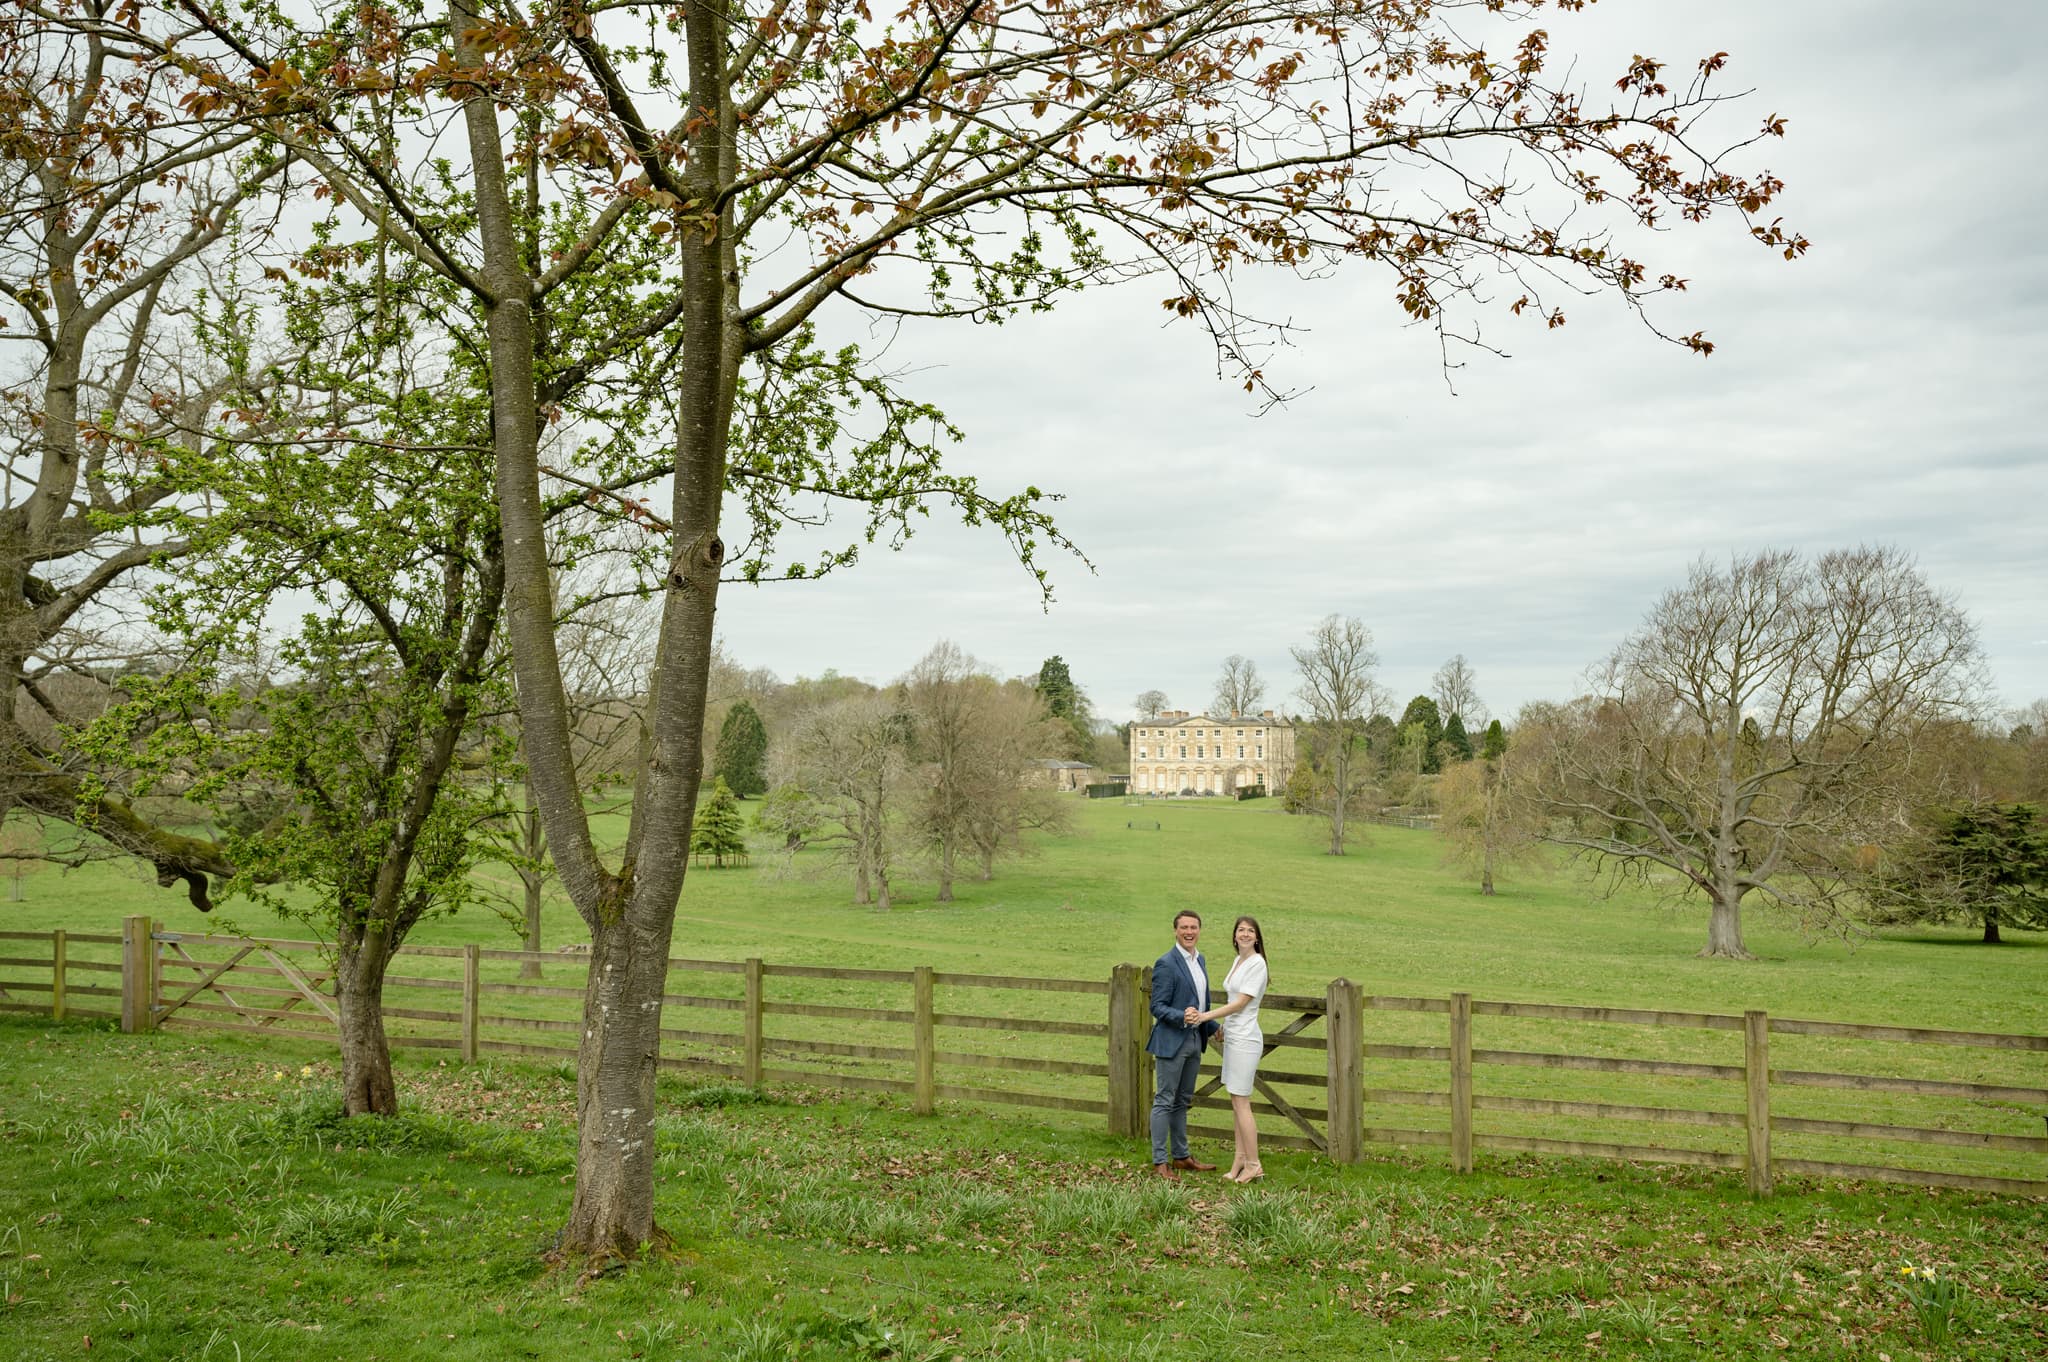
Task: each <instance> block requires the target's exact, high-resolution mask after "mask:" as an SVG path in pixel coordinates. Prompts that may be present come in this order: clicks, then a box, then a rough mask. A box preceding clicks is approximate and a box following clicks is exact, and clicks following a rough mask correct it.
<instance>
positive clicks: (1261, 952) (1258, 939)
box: [1230, 913, 1266, 960]
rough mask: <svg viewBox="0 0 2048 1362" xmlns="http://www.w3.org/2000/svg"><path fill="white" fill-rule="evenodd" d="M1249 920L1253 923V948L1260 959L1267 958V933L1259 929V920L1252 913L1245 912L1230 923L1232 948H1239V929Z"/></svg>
mask: <svg viewBox="0 0 2048 1362" xmlns="http://www.w3.org/2000/svg"><path fill="white" fill-rule="evenodd" d="M1247 922H1249V923H1251V924H1252V950H1254V951H1255V952H1257V953H1258V957H1259V959H1261V960H1264V959H1265V958H1266V934H1265V933H1264V932H1262V931H1260V930H1259V920H1258V919H1257V918H1255V917H1253V916H1252V915H1251V914H1250V913H1246V914H1244V915H1243V916H1242V917H1240V918H1238V920H1237V921H1235V922H1233V923H1231V924H1230V948H1231V949H1232V950H1236V949H1237V929H1238V928H1239V927H1242V926H1244V924H1245V923H1247Z"/></svg>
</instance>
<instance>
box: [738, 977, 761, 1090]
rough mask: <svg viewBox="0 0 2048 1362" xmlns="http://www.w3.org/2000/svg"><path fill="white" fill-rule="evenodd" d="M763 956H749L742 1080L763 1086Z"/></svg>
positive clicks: (747, 1083) (741, 1063) (741, 1064)
mask: <svg viewBox="0 0 2048 1362" xmlns="http://www.w3.org/2000/svg"><path fill="white" fill-rule="evenodd" d="M761 992H762V990H761V958H760V957H759V956H749V957H748V958H747V1010H746V1012H745V1013H744V1014H743V1015H744V1017H745V1018H746V1020H745V1021H744V1022H742V1023H741V1025H742V1026H743V1027H744V1035H743V1037H742V1040H741V1046H742V1053H741V1055H740V1080H741V1081H742V1082H744V1083H745V1084H746V1085H747V1086H748V1087H752V1088H758V1087H760V1086H761Z"/></svg>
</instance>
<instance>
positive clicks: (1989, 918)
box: [1984, 908, 2001, 946]
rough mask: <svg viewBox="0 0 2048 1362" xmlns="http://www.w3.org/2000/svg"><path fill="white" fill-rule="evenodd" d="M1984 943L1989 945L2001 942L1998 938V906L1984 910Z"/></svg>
mask: <svg viewBox="0 0 2048 1362" xmlns="http://www.w3.org/2000/svg"><path fill="white" fill-rule="evenodd" d="M1984 944H1985V945H1987V946H1996V945H2000V944H2001V942H2000V941H1999V939H1998V910H1997V909H1996V908H1986V909H1985V910H1984Z"/></svg>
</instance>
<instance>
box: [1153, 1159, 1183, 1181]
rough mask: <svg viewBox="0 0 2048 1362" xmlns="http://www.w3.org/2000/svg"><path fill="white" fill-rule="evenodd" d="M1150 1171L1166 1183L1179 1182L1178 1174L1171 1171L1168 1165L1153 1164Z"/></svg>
mask: <svg viewBox="0 0 2048 1362" xmlns="http://www.w3.org/2000/svg"><path fill="white" fill-rule="evenodd" d="M1152 1171H1153V1172H1155V1173H1157V1174H1158V1175H1159V1176H1160V1177H1162V1178H1165V1179H1166V1180H1167V1181H1168V1182H1179V1181H1180V1174H1178V1173H1176V1172H1174V1171H1173V1165H1172V1164H1170V1163H1155V1164H1153V1165H1152Z"/></svg>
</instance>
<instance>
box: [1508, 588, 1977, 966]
mask: <svg viewBox="0 0 2048 1362" xmlns="http://www.w3.org/2000/svg"><path fill="white" fill-rule="evenodd" d="M1593 680H1594V691H1593V693H1592V694H1590V695H1588V696H1586V697H1584V698H1582V699H1580V700H1578V701H1576V702H1574V703H1572V704H1570V705H1566V706H1561V707H1549V708H1547V709H1535V710H1532V711H1531V713H1530V714H1529V716H1528V717H1529V719H1530V722H1528V723H1525V724H1524V725H1522V726H1521V727H1520V728H1518V730H1517V745H1518V747H1520V746H1523V745H1525V744H1526V745H1527V746H1528V748H1529V749H1530V762H1529V768H1528V769H1529V770H1530V772H1531V774H1532V775H1534V776H1535V777H1536V778H1537V779H1538V780H1539V781H1540V782H1541V789H1542V793H1543V797H1544V800H1545V802H1546V804H1547V805H1548V806H1549V808H1550V809H1551V810H1552V812H1553V813H1554V814H1556V815H1558V816H1560V817H1562V818H1563V819H1565V820H1567V821H1566V822H1565V823H1564V824H1563V825H1562V826H1555V825H1554V826H1553V828H1552V830H1551V832H1550V833H1549V836H1550V837H1551V839H1552V840H1553V841H1556V842H1559V843H1561V844H1563V845H1565V846H1569V847H1572V848H1575V849H1576V850H1578V851H1580V852H1582V853H1584V854H1586V855H1589V856H1592V857H1594V858H1595V859H1596V860H1597V861H1598V862H1599V863H1600V864H1601V865H1603V866H1605V867H1608V868H1610V869H1614V870H1617V871H1634V872H1637V873H1639V874H1643V875H1645V876H1647V875H1648V874H1649V873H1650V872H1652V871H1654V870H1656V869H1658V868H1663V869H1667V870H1672V871H1676V872H1677V873H1678V874H1679V875H1680V876H1682V877H1683V883H1684V885H1685V886H1686V887H1687V888H1688V889H1695V890H1697V891H1698V892H1699V893H1701V894H1702V895H1704V896H1705V897H1706V899H1707V902H1708V903H1709V904H1710V905H1711V909H1712V911H1711V915H1710V917H1709V921H1708V926H1707V944H1706V947H1705V949H1704V950H1702V951H1701V954H1702V955H1707V956H1725V957H1733V958H1745V957H1746V956H1747V954H1748V953H1747V951H1745V949H1744V947H1743V942H1742V918H1741V911H1742V904H1743V901H1744V900H1745V899H1746V898H1747V897H1748V896H1749V895H1751V894H1758V895H1760V896H1762V898H1763V899H1764V900H1765V901H1766V902H1768V903H1771V904H1773V905H1775V906H1777V907H1780V908H1783V909H1786V910H1788V911H1790V912H1792V913H1793V914H1794V915H1796V916H1797V918H1798V919H1799V920H1800V921H1801V923H1802V924H1804V925H1805V926H1806V927H1807V929H1808V930H1814V931H1819V930H1840V931H1848V930H1850V929H1851V928H1852V925H1853V924H1852V919H1851V918H1850V916H1849V915H1848V912H1847V911H1846V909H1847V907H1848V905H1847V904H1846V903H1845V901H1844V899H1845V890H1846V882H1845V877H1844V870H1845V866H1846V862H1847V861H1848V859H1849V858H1851V857H1852V856H1853V854H1854V851H1855V849H1856V848H1857V847H1859V846H1863V845H1868V844H1877V843H1882V842H1883V841H1884V840H1885V839H1886V838H1887V837H1890V836H1894V835H1896V834H1897V833H1899V832H1901V831H1902V830H1903V829H1904V828H1905V827H1906V826H1907V820H1908V817H1909V815H1910V813H1911V811H1912V810H1913V809H1914V808H1915V807H1918V806H1920V805H1922V804H1925V803H1927V802H1929V801H1930V799H1932V798H1938V797H1939V793H1940V792H1939V790H1938V789H1936V788H1933V786H1934V785H1936V784H1938V782H1939V781H1940V780H1941V779H1942V777H1943V774H1944V773H1945V772H1946V771H1948V770H1950V769H1951V767H1950V764H1949V763H1948V761H1947V760H1946V759H1945V758H1943V759H1941V760H1937V761H1933V762H1929V761H1928V760H1926V753H1925V751H1924V750H1923V745H1924V741H1925V740H1928V739H1939V738H1940V736H1941V734H1942V733H1943V732H1945V731H1946V730H1948V729H1950V728H1952V727H1953V726H1954V725H1955V722H1956V720H1958V719H1959V718H1962V717H1966V716H1968V715H1969V714H1970V713H1972V712H1973V710H1974V708H1975V706H1976V705H1977V704H1978V702H1979V697H1980V695H1981V692H1982V678H1981V676H1980V672H1979V659H1978V648H1977V638H1976V630H1975V628H1974V627H1973V626H1972V624H1971V622H1970V620H1969V618H1968V617H1967V616H1966V615H1965V614H1964V613H1963V611H1962V610H1961V609H1960V608H1959V607H1958V606H1957V605H1956V604H1955V603H1954V602H1953V601H1952V600H1950V599H1949V598H1948V597H1946V596H1943V595H1942V594H1940V593H1939V592H1937V591H1935V590H1934V589H1933V587H1931V586H1929V585H1928V583H1927V581H1926V579H1925V578H1923V577H1922V576H1921V575H1920V573H1919V571H1918V570H1917V569H1916V568H1915V567H1914V565H1913V563H1912V562H1911V560H1910V559H1908V558H1907V557H1906V556H1905V555H1904V554H1902V553H1900V552H1899V551H1898V550H1896V549H1892V548H1858V549H1848V550H1841V551H1837V552H1833V553H1829V554H1826V555H1824V556H1822V557H1820V558H1818V559H1815V560H1813V561H1808V560H1806V559H1804V558H1802V557H1801V556H1800V555H1798V554H1797V553H1793V552H1788V551H1771V552H1763V553H1757V554H1753V555H1750V556H1747V557H1737V558H1735V559H1734V560H1733V561H1731V562H1730V563H1729V565H1728V567H1727V568H1726V569H1725V570H1724V569H1721V568H1719V567H1717V566H1715V565H1714V564H1712V563H1710V562H1708V561H1706V560H1704V559H1702V560H1701V561H1700V562H1698V563H1696V564H1694V566H1693V568H1692V571H1691V574H1690V576H1689V577H1688V579H1687V581H1686V584H1685V585H1684V586H1682V587H1679V588H1677V589H1675V590H1673V591H1670V592H1667V593H1666V594H1665V596H1664V598H1663V599H1662V600H1660V601H1659V602H1658V603H1657V604H1656V606H1655V607H1653V608H1652V609H1651V611H1650V613H1649V616H1648V618H1647V619H1646V620H1645V621H1644V624H1643V627H1642V628H1641V629H1640V630H1638V631H1637V632H1636V633H1635V634H1634V635H1633V636H1632V637H1630V638H1629V639H1628V641H1627V642H1625V643H1623V644H1622V645H1621V647H1619V648H1618V649H1616V650H1615V652H1614V654H1613V656H1612V657H1610V658H1609V659H1608V660H1607V661H1606V662H1605V663H1604V664H1603V665H1602V666H1600V667H1599V668H1598V669H1596V672H1595V674H1594V677H1593ZM1943 745H1945V744H1943Z"/></svg>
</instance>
